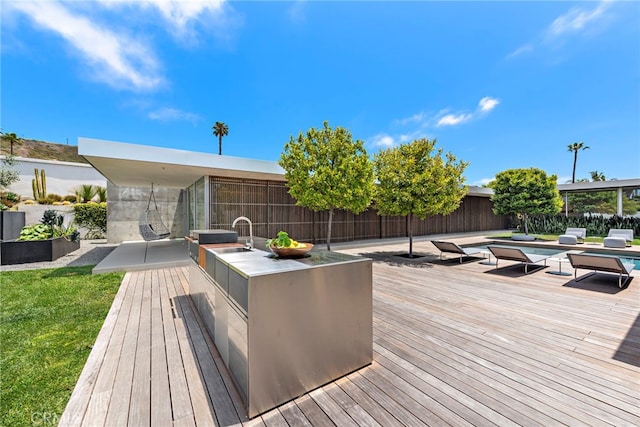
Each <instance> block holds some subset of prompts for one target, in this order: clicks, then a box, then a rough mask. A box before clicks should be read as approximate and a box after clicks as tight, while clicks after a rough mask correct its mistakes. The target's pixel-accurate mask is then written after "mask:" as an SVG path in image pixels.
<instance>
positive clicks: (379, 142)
mask: <svg viewBox="0 0 640 427" xmlns="http://www.w3.org/2000/svg"><path fill="white" fill-rule="evenodd" d="M394 144H395V140H394V139H393V137H391V136H390V135H387V134H386V133H379V134H377V135H375V136H374V137H372V138H371V145H373V146H374V147H381V148H388V147H392V146H393V145H394Z"/></svg>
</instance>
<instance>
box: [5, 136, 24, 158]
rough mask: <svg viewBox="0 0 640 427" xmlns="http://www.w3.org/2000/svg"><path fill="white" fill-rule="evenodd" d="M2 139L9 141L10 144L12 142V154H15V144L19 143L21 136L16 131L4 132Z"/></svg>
mask: <svg viewBox="0 0 640 427" xmlns="http://www.w3.org/2000/svg"><path fill="white" fill-rule="evenodd" d="M2 139H4V140H7V141H9V144H11V155H12V156H13V144H17V143H19V142H20V138H18V135H16V134H15V133H6V132H2Z"/></svg>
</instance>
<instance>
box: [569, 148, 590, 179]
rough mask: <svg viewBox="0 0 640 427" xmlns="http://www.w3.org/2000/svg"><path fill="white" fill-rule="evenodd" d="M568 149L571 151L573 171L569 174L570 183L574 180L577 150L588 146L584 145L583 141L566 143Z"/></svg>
mask: <svg viewBox="0 0 640 427" xmlns="http://www.w3.org/2000/svg"><path fill="white" fill-rule="evenodd" d="M567 148H568V149H569V151H573V173H572V174H571V183H574V182H576V163H578V151H580V150H583V151H584V150H586V149H588V148H589V146H587V145H584V142H574V143H573V144H569V145H567Z"/></svg>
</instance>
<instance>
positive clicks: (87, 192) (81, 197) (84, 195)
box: [76, 184, 98, 203]
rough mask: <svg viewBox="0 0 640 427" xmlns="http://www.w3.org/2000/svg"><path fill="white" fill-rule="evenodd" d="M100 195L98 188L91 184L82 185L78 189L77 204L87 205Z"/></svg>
mask: <svg viewBox="0 0 640 427" xmlns="http://www.w3.org/2000/svg"><path fill="white" fill-rule="evenodd" d="M97 193H98V189H97V188H96V186H94V185H91V184H82V185H80V186H79V187H77V188H76V202H77V203H87V202H90V201H91V200H92V199H93V198H94V197H95V196H96V194H97Z"/></svg>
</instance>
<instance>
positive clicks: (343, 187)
mask: <svg viewBox="0 0 640 427" xmlns="http://www.w3.org/2000/svg"><path fill="white" fill-rule="evenodd" d="M279 164H280V166H282V168H283V169H284V170H285V178H286V179H287V186H288V187H289V194H290V195H291V197H293V198H294V199H296V204H297V205H299V206H305V207H307V208H309V209H311V210H313V211H316V212H317V211H328V212H329V224H328V229H327V249H329V250H331V226H332V221H333V215H334V212H335V210H336V209H341V210H346V211H350V212H353V213H354V214H358V213H360V212H363V211H364V210H365V209H367V207H369V205H370V204H371V196H372V191H373V165H372V163H371V161H370V160H369V157H368V156H367V152H366V150H365V148H364V143H363V142H362V141H360V140H357V141H355V142H354V141H353V139H352V136H351V133H350V132H349V131H348V130H347V129H344V128H342V127H339V126H338V127H336V128H335V129H332V128H331V127H330V126H329V123H328V122H326V121H325V122H324V124H323V127H322V128H320V129H314V128H310V129H309V130H308V131H307V132H306V133H302V132H300V133H299V134H298V136H297V138H294V137H293V136H291V137H290V139H289V142H287V143H286V144H285V146H284V150H283V152H282V154H281V156H280V161H279Z"/></svg>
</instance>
